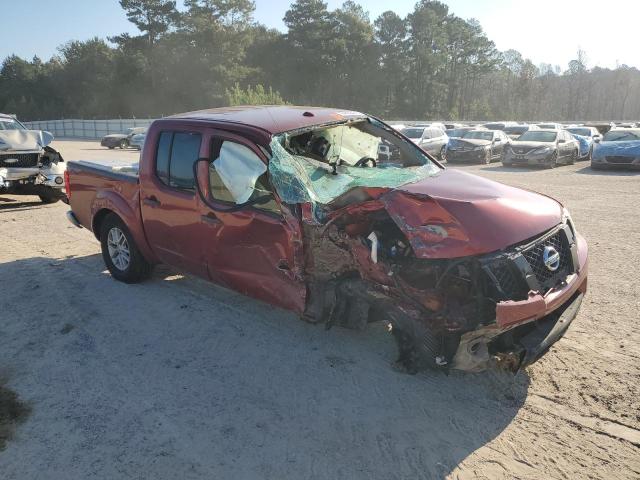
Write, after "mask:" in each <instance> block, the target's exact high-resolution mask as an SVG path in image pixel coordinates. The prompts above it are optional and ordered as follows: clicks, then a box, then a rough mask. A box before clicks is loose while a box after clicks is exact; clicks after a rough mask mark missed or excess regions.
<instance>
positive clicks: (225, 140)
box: [201, 131, 306, 313]
mask: <svg viewBox="0 0 640 480" xmlns="http://www.w3.org/2000/svg"><path fill="white" fill-rule="evenodd" d="M206 142H207V148H208V152H207V157H206V158H208V159H209V165H208V189H207V190H208V192H206V195H207V197H208V199H207V200H208V202H207V203H209V204H210V205H204V204H203V206H202V210H201V237H202V242H203V248H204V255H205V256H206V259H207V267H208V270H209V276H210V278H211V279H212V280H214V281H216V282H218V283H221V284H223V285H225V286H227V287H229V288H232V289H234V290H236V291H239V292H241V293H243V294H245V295H249V296H252V297H255V298H258V299H260V300H263V301H266V302H269V303H272V304H275V305H279V306H281V307H284V308H287V309H290V310H294V311H296V312H298V313H302V312H303V311H304V305H305V295H306V287H305V284H304V282H303V280H302V273H301V272H302V265H301V263H302V251H301V245H302V243H301V234H300V224H299V221H298V220H297V219H296V218H294V217H293V216H292V215H291V214H290V213H289V212H288V211H284V210H283V208H282V207H281V205H280V203H279V200H278V199H277V198H276V196H275V195H274V193H273V192H272V190H271V187H270V184H269V180H268V174H267V172H266V169H267V167H266V165H267V158H266V157H265V155H264V153H263V152H262V151H261V150H260V149H259V148H257V147H256V145H255V144H253V143H251V142H249V141H247V140H246V139H244V138H243V137H240V136H236V135H233V134H230V133H226V132H220V131H211V132H210V133H209V135H208V136H207V139H206ZM269 196H270V197H271V198H270V199H269V198H268V197H269ZM258 197H261V198H264V199H266V201H265V202H261V203H260V204H254V205H250V206H242V205H244V204H246V203H247V202H251V201H252V200H254V199H255V198H258Z"/></svg>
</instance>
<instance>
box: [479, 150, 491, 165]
mask: <svg viewBox="0 0 640 480" xmlns="http://www.w3.org/2000/svg"><path fill="white" fill-rule="evenodd" d="M490 164H491V150H487V151H486V152H485V154H484V158H483V159H482V160H480V165H490Z"/></svg>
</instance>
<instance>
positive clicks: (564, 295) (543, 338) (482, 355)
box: [452, 234, 588, 372]
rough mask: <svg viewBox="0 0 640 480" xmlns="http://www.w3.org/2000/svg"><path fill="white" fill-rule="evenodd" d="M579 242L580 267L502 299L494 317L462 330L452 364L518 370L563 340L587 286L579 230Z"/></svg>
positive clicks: (585, 255) (461, 367)
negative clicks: (553, 283) (554, 282)
mask: <svg viewBox="0 0 640 480" xmlns="http://www.w3.org/2000/svg"><path fill="white" fill-rule="evenodd" d="M576 245H577V250H576V254H577V264H578V266H577V269H576V273H573V274H571V275H569V276H568V277H567V278H566V281H565V282H564V283H563V284H561V285H560V286H559V287H557V288H554V289H552V290H550V291H549V292H547V293H546V294H543V293H538V292H532V293H530V294H529V298H527V299H526V300H521V301H512V300H509V301H503V302H499V303H498V304H497V305H496V321H495V323H493V324H490V325H487V326H485V327H481V328H479V329H477V330H474V331H470V332H467V333H465V334H463V335H462V337H461V338H460V343H459V345H458V348H457V351H456V354H455V356H454V358H453V364H452V368H455V369H458V370H465V371H470V372H478V371H482V370H485V369H487V368H488V367H489V366H491V365H496V364H497V365H498V366H500V367H502V368H505V369H508V370H512V371H514V372H517V371H518V370H519V369H521V368H523V367H524V366H526V365H530V364H531V363H533V362H535V361H536V360H538V359H539V358H540V357H541V356H542V355H544V353H545V352H546V351H547V350H548V349H549V347H550V346H551V345H552V344H554V343H555V342H557V341H558V340H560V338H562V336H563V335H564V333H565V332H566V331H567V329H568V327H569V325H570V324H571V322H572V321H573V319H574V318H575V317H576V315H577V313H578V311H579V309H580V305H581V303H582V298H583V297H584V295H585V293H586V292H587V274H588V248H587V243H586V241H585V239H584V238H583V237H581V236H580V235H579V234H578V235H576Z"/></svg>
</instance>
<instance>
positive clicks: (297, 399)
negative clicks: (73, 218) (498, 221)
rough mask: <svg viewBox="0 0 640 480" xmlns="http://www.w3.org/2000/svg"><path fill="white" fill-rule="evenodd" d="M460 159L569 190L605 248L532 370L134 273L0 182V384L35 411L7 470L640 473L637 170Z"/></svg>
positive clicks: (77, 151) (113, 157)
mask: <svg viewBox="0 0 640 480" xmlns="http://www.w3.org/2000/svg"><path fill="white" fill-rule="evenodd" d="M56 146H57V148H58V149H60V150H61V151H62V153H63V155H64V156H65V157H66V158H67V159H69V160H76V159H91V160H103V161H124V162H131V161H133V160H135V159H136V158H137V155H138V154H137V153H135V152H132V151H129V152H122V151H118V150H116V151H109V150H106V149H102V148H100V147H99V145H97V144H94V143H86V142H63V141H60V142H57V145H56ZM460 168H464V169H465V170H467V171H472V172H474V173H477V174H480V175H483V176H487V177H489V178H492V179H496V180H499V181H502V182H505V183H508V184H512V185H517V186H522V187H527V188H531V189H534V190H538V191H541V192H544V193H546V194H549V195H553V196H554V197H556V198H558V199H560V200H561V201H562V202H564V203H565V204H566V205H567V206H568V207H569V209H570V210H571V212H572V214H573V217H574V220H575V222H576V224H577V226H578V229H579V230H580V231H581V232H582V233H583V234H584V235H585V236H586V237H587V240H588V241H589V244H590V247H591V272H590V280H589V282H590V286H589V289H590V290H589V293H588V296H587V298H586V300H585V302H584V303H583V307H582V311H581V312H580V314H579V316H578V318H577V319H576V321H575V322H574V324H573V325H572V327H571V328H570V330H569V332H568V334H567V336H566V337H565V338H564V339H563V340H562V341H560V342H559V343H558V344H557V345H556V346H554V347H553V348H552V349H551V351H550V353H549V354H548V355H547V356H545V357H544V358H543V359H542V360H541V361H540V362H538V363H537V364H535V365H533V366H532V367H529V368H528V369H527V370H526V371H525V372H523V373H521V374H519V375H518V376H516V377H513V376H510V375H507V374H499V373H484V374H475V375H473V374H462V373H453V374H451V375H449V376H445V375H444V374H433V373H430V374H426V373H425V374H420V375H417V376H410V375H405V374H401V373H397V372H395V371H394V370H392V368H391V367H390V364H391V362H392V361H393V360H394V356H395V347H394V345H393V342H392V340H391V338H390V337H389V335H388V334H387V332H385V331H384V328H383V327H382V326H381V325H380V326H374V327H373V328H370V329H368V330H367V331H366V332H364V333H358V332H353V331H349V330H345V329H341V328H334V329H332V330H329V331H325V330H324V329H323V328H322V327H318V326H312V325H309V324H306V323H304V322H301V321H300V320H298V319H297V318H295V317H294V316H293V315H291V314H289V313H287V312H284V311H281V310H278V309H276V308H273V307H270V306H268V305H265V304H262V303H260V302H257V301H254V300H251V299H248V298H245V297H242V296H240V295H238V294H235V293H233V292H230V291H227V290H225V289H222V288H219V287H216V286H213V285H210V284H207V283H205V282H202V281H200V280H198V279H194V278H191V277H189V276H182V275H179V274H177V273H176V272H173V271H171V270H170V269H168V268H159V269H157V270H156V272H155V274H154V276H153V279H152V280H150V281H148V282H146V283H143V284H140V285H133V286H128V285H124V284H121V283H118V282H116V281H114V280H112V279H111V277H110V276H109V275H108V274H107V273H106V272H105V268H104V266H103V263H102V259H101V258H100V256H99V250H100V249H99V245H98V242H97V241H96V240H95V239H94V238H93V236H92V235H91V233H90V232H88V231H86V230H79V229H76V228H75V227H72V226H71V225H70V224H68V223H67V221H66V219H65V218H64V213H65V211H66V209H67V207H66V206H65V205H63V204H62V203H58V204H56V205H48V206H43V205H41V204H39V203H38V202H37V201H36V200H37V199H36V198H30V197H11V196H6V195H3V196H0V234H1V235H0V239H1V247H0V378H1V379H4V383H5V385H6V387H7V388H8V389H10V390H11V391H13V392H16V393H17V394H18V395H19V398H20V399H21V401H22V402H24V404H25V406H26V407H27V409H26V410H25V411H27V412H28V411H29V409H30V414H29V415H28V417H27V418H26V420H24V421H23V422H22V423H20V424H18V426H17V427H16V429H15V431H14V434H13V438H12V439H10V440H9V441H8V443H7V445H6V449H4V451H1V452H0V477H1V478H3V479H39V478H43V479H48V480H49V479H65V480H69V479H87V478H109V479H116V478H153V479H174V478H180V479H190V478H225V479H226V478H233V479H253V478H268V479H283V478H291V479H342V478H345V479H408V478H411V479H434V478H455V479H458V478H460V479H467V478H468V479H471V478H473V479H476V478H485V479H496V478H523V479H538V478H550V479H564V478H566V479H583V478H606V479H615V478H629V479H630V478H639V477H640V413H639V407H640V401H639V398H640V371H639V366H640V314H639V313H638V312H639V311H640V300H639V296H638V289H639V287H638V285H640V207H639V205H640V204H639V200H640V174H633V173H628V172H606V173H600V172H598V173H596V172H593V171H591V170H590V169H589V168H588V166H587V165H586V164H585V163H579V164H576V165H575V166H570V167H562V168H558V169H556V170H544V171H535V170H533V171H532V170H521V169H505V168H503V167H501V166H497V165H492V166H464V167H460ZM2 383H3V382H0V386H1V384H2ZM0 398H1V397H0Z"/></svg>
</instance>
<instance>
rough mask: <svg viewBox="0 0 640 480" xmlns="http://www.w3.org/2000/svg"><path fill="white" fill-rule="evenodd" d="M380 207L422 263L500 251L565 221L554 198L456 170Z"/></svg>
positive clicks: (387, 196)
mask: <svg viewBox="0 0 640 480" xmlns="http://www.w3.org/2000/svg"><path fill="white" fill-rule="evenodd" d="M380 201H382V203H383V204H384V207H385V209H386V210H387V212H388V213H389V215H390V216H391V218H392V219H393V220H394V222H395V223H396V224H397V225H398V227H399V228H400V229H401V230H402V231H403V233H404V234H405V235H406V236H407V239H408V240H409V242H410V243H411V246H412V247H413V250H414V252H415V254H416V256H417V257H418V258H456V257H464V256H468V255H481V254H486V253H490V252H494V251H498V250H502V249H504V248H506V247H509V246H511V245H514V244H518V243H521V242H523V241H524V240H527V239H530V238H533V237H536V236H538V235H541V234H542V233H544V232H545V231H547V230H549V229H551V228H553V227H554V226H556V225H558V224H559V223H560V222H561V221H562V205H560V203H558V202H557V201H555V200H553V199H552V198H550V197H547V196H544V195H540V194H538V193H534V192H530V191H528V190H522V189H519V188H515V187H510V186H507V185H504V184H502V183H498V182H494V181H492V180H487V179H485V178H482V177H478V176H476V175H471V174H468V173H465V172H462V171H459V170H452V169H447V170H443V171H442V173H440V174H439V175H436V176H433V177H427V178H425V179H423V180H421V181H419V182H416V183H411V184H407V185H403V186H402V187H399V188H397V189H394V190H391V191H389V192H387V193H384V194H383V195H382V196H381V197H380Z"/></svg>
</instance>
